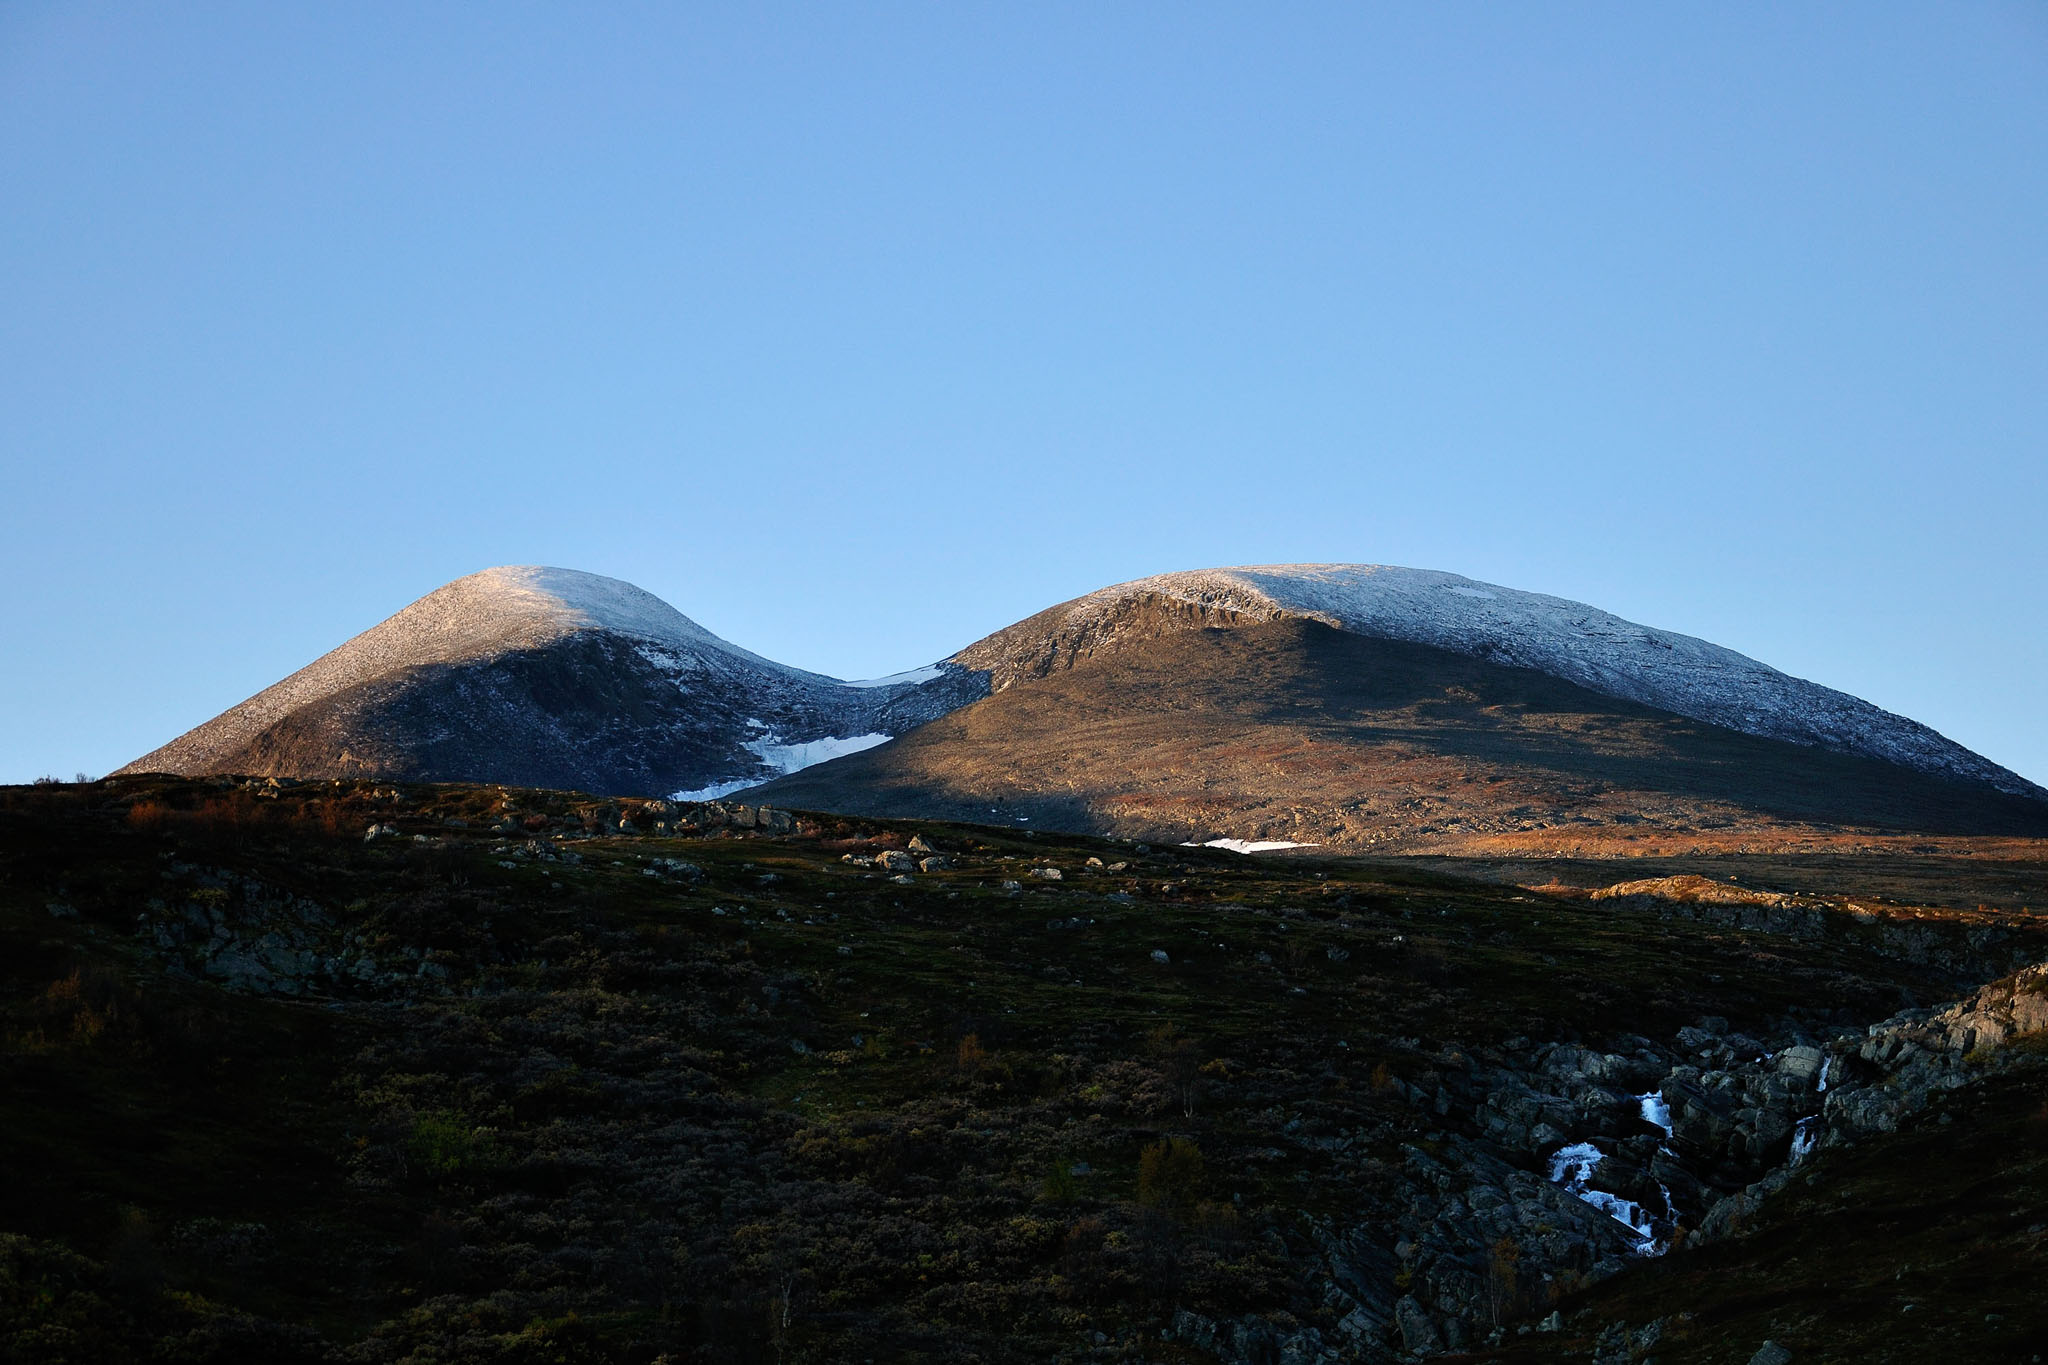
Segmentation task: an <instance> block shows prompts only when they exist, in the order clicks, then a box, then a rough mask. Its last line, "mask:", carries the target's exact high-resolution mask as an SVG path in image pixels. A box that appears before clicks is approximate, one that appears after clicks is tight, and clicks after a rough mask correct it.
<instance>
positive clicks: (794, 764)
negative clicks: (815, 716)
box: [668, 720, 895, 801]
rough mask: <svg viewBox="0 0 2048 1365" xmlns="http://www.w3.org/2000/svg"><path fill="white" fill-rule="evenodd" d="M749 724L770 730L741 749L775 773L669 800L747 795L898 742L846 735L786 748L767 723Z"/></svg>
mask: <svg viewBox="0 0 2048 1365" xmlns="http://www.w3.org/2000/svg"><path fill="white" fill-rule="evenodd" d="M747 724H748V725H751V726H753V727H754V728H755V729H758V730H766V731H767V733H766V734H764V735H762V736H761V737H760V738H759V739H750V740H748V741H747V742H746V743H745V744H743V745H741V746H740V747H741V748H743V749H747V750H750V751H751V752H752V753H753V754H754V755H755V756H756V757H758V758H759V759H760V760H761V761H762V762H763V763H765V764H767V765H768V767H769V768H770V769H772V771H770V772H765V773H756V774H754V775H753V776H752V777H729V778H724V779H721V780H720V781H717V782H713V783H711V784H710V785H709V786H706V787H699V788H697V790H695V791H687V792H672V793H670V795H669V798H668V799H669V800H671V801H716V800H717V799H718V798H719V797H721V796H730V795H732V794H733V793H734V792H736V791H744V790H745V789H746V788H748V787H758V786H760V785H761V784H762V783H763V782H768V781H772V780H773V779H775V778H778V777H786V776H788V775H789V774H790V773H795V772H802V771H803V770H804V769H805V768H808V767H810V766H812V765H813V764H817V763H824V762H827V761H828V760H831V759H835V758H841V757H844V756H845V755H847V754H857V753H859V752H860V751H861V750H863V749H872V748H874V747H875V746H876V745H877V744H887V743H888V742H889V741H890V740H892V739H894V738H895V736H894V735H884V734H870V735H845V736H827V737H826V738H824V739H806V740H799V741H797V742H796V743H795V744H785V743H783V742H782V736H781V735H778V734H777V733H775V731H773V730H770V729H769V728H768V723H767V722H766V721H760V720H749V721H748V722H747Z"/></svg>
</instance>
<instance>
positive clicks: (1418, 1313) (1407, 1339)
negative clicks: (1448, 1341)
mask: <svg viewBox="0 0 2048 1365" xmlns="http://www.w3.org/2000/svg"><path fill="white" fill-rule="evenodd" d="M1394 1325H1395V1326H1396V1327H1398V1328H1399V1329H1400V1332H1401V1345H1402V1346H1403V1347H1405V1348H1406V1349H1407V1350H1408V1351H1409V1352H1410V1353H1411V1354H1414V1355H1419V1356H1433V1355H1435V1354H1437V1353H1438V1352H1439V1351H1441V1350H1443V1348H1444V1339H1443V1337H1442V1336H1441V1335H1439V1334H1438V1332H1437V1330H1436V1324H1435V1323H1434V1322H1431V1321H1430V1318H1429V1313H1428V1312H1427V1311H1426V1310H1425V1309H1424V1308H1423V1306H1422V1305H1421V1304H1420V1303H1417V1302H1416V1300H1415V1296H1414V1295H1413V1294H1404V1295H1402V1296H1401V1299H1400V1301H1399V1302H1398V1303H1396V1304H1395V1305H1394Z"/></svg>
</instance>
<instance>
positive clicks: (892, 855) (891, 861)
mask: <svg viewBox="0 0 2048 1365" xmlns="http://www.w3.org/2000/svg"><path fill="white" fill-rule="evenodd" d="M875 866H876V867H879V868H881V869H882V870H883V871H885V872H915V871H916V870H917V859H915V858H913V857H911V856H910V855H909V854H908V853H905V852H904V851H903V850H902V849H899V848H889V849H884V850H882V851H881V852H880V853H877V854H876V855H875Z"/></svg>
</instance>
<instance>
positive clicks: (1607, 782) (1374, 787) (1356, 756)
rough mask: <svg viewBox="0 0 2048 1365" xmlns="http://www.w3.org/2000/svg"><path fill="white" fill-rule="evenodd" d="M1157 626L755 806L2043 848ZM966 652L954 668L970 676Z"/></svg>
mask: <svg viewBox="0 0 2048 1365" xmlns="http://www.w3.org/2000/svg"><path fill="white" fill-rule="evenodd" d="M1158 611H1159V615H1157V616H1155V617H1153V618H1152V619H1146V616H1145V609H1144V607H1143V606H1142V604H1140V605H1136V606H1128V607H1126V609H1125V610H1124V611H1123V612H1122V613H1121V614H1120V615H1119V616H1117V617H1116V618H1115V620H1116V622H1117V628H1116V629H1115V631H1114V633H1113V634H1112V635H1109V636H1108V637H1107V638H1109V639H1111V640H1113V641H1114V647H1113V648H1103V647H1102V644H1103V641H1104V639H1105V636H1104V635H1103V634H1101V633H1098V634H1096V635H1094V636H1093V637H1092V642H1093V644H1094V648H1093V649H1090V650H1081V651H1077V652H1076V653H1075V654H1074V655H1073V656H1071V657H1064V656H1063V658H1062V662H1061V664H1060V665H1059V666H1056V667H1054V668H1049V669H1045V670H1043V671H1042V673H1041V675H1040V676H1037V677H1036V678H1030V679H1029V680H1024V679H1025V678H1026V677H1028V675H1025V674H1022V673H1012V674H1011V675H1010V677H1009V681H1010V683H1011V685H1010V686H1007V687H1003V688H1001V690H998V691H996V692H995V693H993V694H992V695H991V696H989V697H988V698H986V699H985V700H982V701H979V702H976V703H974V704H973V705H971V706H968V707H966V708H965V709H963V710H960V711H957V712H954V713H952V714H950V715H947V716H945V717H943V718H941V719H939V720H936V721H934V722H932V723H930V724H928V725H926V726H924V727H922V728H921V729H919V730H916V731H914V732H912V733H910V734H907V735H905V736H903V737H901V738H899V739H897V740H895V741H894V742H893V743H890V744H887V745H883V746H880V747H877V748H874V749H870V750H868V751H865V752H863V753H860V754H856V755H852V756H850V757H847V758H842V759H839V760H837V761H834V762H832V763H827V764H823V765H820V766H818V767H816V768H811V769H808V770H806V771H804V772H801V773H797V774H794V775H792V776H789V777H785V778H781V779H778V780H776V781H774V782H771V783H769V784H767V785H765V786H763V787H760V788H756V789H755V790H754V792H753V796H754V797H755V798H756V799H759V800H762V801H768V802H773V803H775V804H778V805H787V806H792V807H797V808H810V809H826V810H838V811H845V812H849V813H856V814H865V815H881V814H889V815H905V816H908V815H915V816H920V817H934V818H950V819H976V820H982V821H1002V822H1005V823H1013V824H1028V826H1029V827H1032V828H1057V829H1067V830H1080V831H1088V832H1096V833H1109V834H1117V835H1124V836H1129V837H1133V838H1141V839H1148V840H1154V841H1180V840H1207V839H1211V838H1217V837H1229V838H1236V839H1245V840H1279V841H1293V842H1300V843H1314V844H1321V845H1324V846H1326V847H1329V848H1331V849H1333V850H1334V849H1340V848H1354V849H1368V848H1369V849H1373V850H1376V851H1389V852H1391V851H1424V850H1428V851H1438V852H1448V851H1468V852H1476V851H1492V852H1508V851H1529V852H1541V851H1552V852H1555V851H1564V850H1580V851H1585V850H1588V849H1593V848H1613V847H1616V846H1621V847H1628V848H1630V849H1631V851H1635V850H1638V849H1639V850H1641V851H1648V850H1649V849H1651V848H1655V847H1660V846H1662V847H1667V848H1668V847H1670V846H1672V845H1673V844H1674V842H1675V846H1676V847H1677V848H1678V849H1680V850H1681V851H1682V850H1683V849H1686V848H1691V847H1696V846H1719V847H1733V846H1740V847H1752V846H1758V845H1759V844H1760V843H1761V844H1769V845H1773V846H1776V845H1782V844H1783V843H1784V842H1785V841H1786V840H1788V839H1795V838H1796V839H1813V838H1827V837H1832V836H1835V835H1838V834H1839V833H1841V832H1842V831H1872V832H1890V833H1917V834H1944V835H1986V834H1998V835H2006V836H2015V837H2040V836H2043V835H2048V804H2044V803H2042V802H2040V801H2036V800H2033V799H2031V798H2030V797H2027V796H2023V795H2015V794H2012V793H2008V792H2003V791H2000V790H1998V789H1997V788H1995V787H1993V786H1992V785H1990V784H1989V783H1987V782H1967V781H1957V780H1953V779H1950V778H1946V777H1942V776H1936V775H1934V774H1931V773H1927V772H1922V771H1917V770H1915V769H1912V768H1907V767H1904V766H1902V765H1900V764H1898V763H1894V762H1890V761H1886V760H1883V759H1878V758H1872V757H1868V756H1866V755H1863V754H1857V753H1845V752H1842V751H1840V750H1838V749H1832V748H1823V747H1820V746H1818V745H1801V744H1795V743H1791V742H1788V741H1786V740H1782V739H1775V738H1769V737H1765V736H1759V735H1750V734H1743V733H1740V732H1737V731H1734V730H1731V729H1728V728H1726V727H1724V726H1719V725H1713V724H1709V723H1706V722H1702V721H1699V720H1695V719H1692V718H1690V717H1687V716H1683V715H1679V714H1676V713H1674V712H1672V711H1670V710H1666V709H1660V708H1656V707H1652V706H1648V705H1645V704H1642V703H1640V702H1633V701H1625V700H1621V699H1618V698H1615V697H1612V696H1607V695H1603V694H1601V693H1599V692H1596V691H1594V690H1593V689H1591V688H1588V687H1584V686H1581V685H1579V684H1577V683H1574V682H1568V681H1566V680H1564V679H1560V678H1556V677H1552V676H1550V675H1549V674H1546V673H1543V672H1539V671H1537V670H1535V669H1532V668H1525V667H1518V666H1514V665H1509V664H1502V663H1496V662H1492V661H1489V660H1484V659H1475V658H1472V657H1469V656H1467V655H1464V654H1460V653H1455V652H1453V651H1451V650H1448V649H1444V648H1439V647H1437V646H1434V645H1427V644H1416V643H1412V642H1409V641H1405V640H1387V639H1375V638H1371V637H1368V636H1364V635H1361V634H1357V633H1354V632H1351V631H1347V630H1341V629H1338V628H1336V627H1333V626H1329V625H1325V624H1323V623H1322V622H1320V621H1315V620H1308V619H1303V618H1301V617H1298V616H1276V617H1274V618H1272V619H1267V620H1264V621H1258V622H1256V623H1254V624H1240V625H1236V626H1235V627H1233V628H1228V629H1223V628H1212V629H1187V628H1184V625H1183V624H1182V623H1183V622H1185V621H1186V620H1187V619H1188V617H1187V612H1186V609H1185V604H1183V603H1179V602H1175V601H1173V600H1171V599H1168V600H1166V601H1165V602H1163V603H1162V604H1161V606H1160V607H1159V609H1158ZM1245 615H1248V616H1255V615H1256V613H1255V612H1247V613H1245ZM1102 619H1104V618H1102V617H1096V618H1094V620H1095V621H1100V620H1102ZM1239 619H1240V620H1242V619H1243V617H1240V618H1239ZM1012 639H1013V640H1014V639H1015V637H1014V636H1013V637H1012ZM980 651H981V647H980V646H977V647H976V649H975V650H970V651H967V652H966V653H965V654H963V655H961V656H957V657H959V658H960V659H962V660H973V659H976V658H977V654H978V652H979V660H980V661H987V662H994V660H990V659H989V655H988V653H986V652H980ZM1025 657H1027V658H1030V657H1036V658H1040V659H1043V658H1044V657H1046V656H1045V655H1043V654H1040V655H1036V656H1032V655H1026V656H1025ZM1002 677H1003V675H1002V674H1001V673H998V678H999V679H1000V678H1002ZM1873 709H1874V708H1873ZM1930 733H1931V732H1930ZM1972 757H1974V756H1972Z"/></svg>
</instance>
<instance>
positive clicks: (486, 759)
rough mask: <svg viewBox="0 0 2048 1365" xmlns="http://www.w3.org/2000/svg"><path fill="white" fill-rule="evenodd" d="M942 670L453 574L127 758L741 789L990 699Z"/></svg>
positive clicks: (663, 607)
mask: <svg viewBox="0 0 2048 1365" xmlns="http://www.w3.org/2000/svg"><path fill="white" fill-rule="evenodd" d="M981 690H982V687H981V684H980V683H979V681H978V680H977V679H975V678H974V677H973V676H972V675H970V674H968V673H967V672H965V671H964V670H962V669H960V668H958V667H956V666H951V665H938V666H934V667H932V668H929V669H922V670H918V671H917V672H915V673H913V674H909V675H905V676H904V677H902V678H900V679H880V680H877V681H876V682H874V683H843V682H840V681H838V680H836V679H833V678H827V677H824V676H822V675H819V674H815V673H806V672H804V671H802V670H800V669H795V668H790V667H788V666H786V665H783V664H778V663H775V662H773V661H772V660H768V659H764V658H762V657H760V656H759V655H757V654H752V653H749V652H748V651H746V650H744V649H741V648H739V647H738V646H736V645H732V644H729V643H727V642H726V641H724V640H722V639H720V638H719V637H718V636H716V635H713V634H712V633H711V632H709V631H707V630H705V629H704V628H703V627H702V626H699V625H698V624H697V623H696V622H694V621H692V620H690V619H689V618H688V617H686V616H684V615H683V614H682V613H681V612H678V611H677V610H675V608H673V607H671V606H669V605H668V604H667V603H665V602H663V601H662V600H661V599H660V598H658V597H655V596H654V595H653V594H651V593H648V592H644V591H642V590H641V589H639V588H636V587H634V586H632V585H631V584H628V583H622V582H619V581H618V580H616V579H610V578H602V577H599V576H598V575H595V574H586V573H578V572H575V571H572V570H567V569H552V568H538V567H509V568H498V569H486V570H484V571H483V572H481V573H476V574H471V575H470V576H468V577H467V578H462V579H458V580H456V581H455V582H453V583H450V584H448V585H447V586H446V587H443V588H441V589H439V590H438V591H436V592H433V593H430V594H429V595H428V596H426V597H423V598H421V599H420V600H419V601H417V602H415V603H413V604H412V605H411V606H409V607H407V608H405V609H404V610H403V611H401V612H399V613H398V614H397V615H395V616H392V617H391V618H389V619H388V620H386V621H384V622H382V623H380V624H379V625H376V626H373V627H372V628H371V629H369V630H367V631H365V632H363V633H362V634H361V635H358V636H356V637H355V638H354V639H352V640H350V641H348V642H347V643H346V644H343V645H342V646H341V647H340V648H338V649H335V650H333V651H331V652H330V653H328V654H326V655H323V656H322V657H321V658H319V659H317V660H315V661H314V662H313V663H311V664H309V665H307V666H306V667H305V668H303V669H300V670H299V671H298V672H297V673H294V674H292V675H291V676H290V677H288V678H286V679H284V680H283V681H282V682H279V683H277V684H276V685H274V686H272V687H269V688H266V689H265V690H264V691H262V692H260V693H258V694H257V695H256V696H254V697H251V698H250V699H249V700H247V701H245V702H243V703H241V704H240V705H238V706H235V707H233V708H231V709H229V710H228V711H226V712H224V713H223V714H222V715H220V716H218V717H216V718H215V719H213V720H211V721H209V722H207V723H206V724H204V725H202V726H199V727H198V728H197V729H194V730H192V731H190V732H188V733H187V734H184V735H182V736H180V737H179V738H177V739H175V740H173V741H172V742H171V743H169V744H167V745H165V746H163V747H162V748H160V749H157V750H155V751H154V752H152V753H149V754H146V755H144V756H143V757H141V758H139V759H137V760H136V761H135V762H133V763H131V764H129V765H128V766H127V767H126V768H124V769H123V770H122V771H124V772H170V773H181V774H188V775H191V774H202V773H221V772H233V773H246V774H255V775H271V776H282V777H295V778H326V777H371V776H373V777H389V778H395V779H458V778H459V779H465V780H472V781H494V782H507V783H528V784H537V785H553V786H563V787H577V788H582V789H586V790H595V791H603V792H630V793H638V794H643V795H644V794H650V793H669V792H675V791H682V790H694V789H710V790H716V789H719V788H724V789H730V788H733V787H737V786H743V785H746V783H747V782H749V781H753V780H758V779H759V778H761V777H764V776H769V775H772V774H774V773H776V772H780V771H787V770H789V769H790V768H792V767H794V766H798V765H799V764H800V763H801V762H803V761H806V760H809V759H814V758H816V757H823V756H827V755H829V754H831V753H834V752H844V751H846V750H848V749H849V748H854V747H858V746H859V745H860V744H863V743H869V744H872V743H879V742H881V740H882V739H883V738H886V737H887V736H889V735H892V734H897V733H900V732H901V731H903V730H905V729H908V728H910V727H912V726H914V725H917V724H920V723H922V722H923V721H925V720H928V719H930V718H931V717H932V716H935V715H939V714H943V713H944V712H945V711H947V710H950V709H952V708H953V707H955V706H958V705H959V704H961V703H962V702H963V701H966V700H968V699H971V698H972V697H974V696H977V695H979V694H980V692H981Z"/></svg>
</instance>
